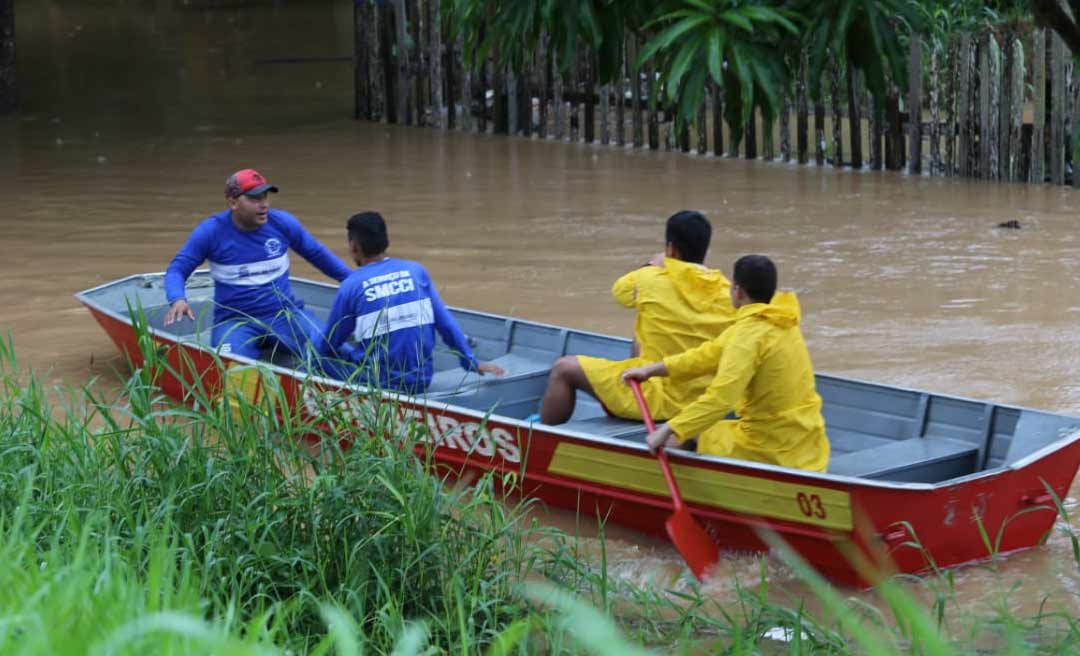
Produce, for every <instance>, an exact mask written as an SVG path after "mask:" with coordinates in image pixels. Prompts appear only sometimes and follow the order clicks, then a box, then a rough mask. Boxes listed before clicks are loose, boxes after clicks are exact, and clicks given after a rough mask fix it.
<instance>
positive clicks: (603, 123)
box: [600, 84, 611, 146]
mask: <svg viewBox="0 0 1080 656" xmlns="http://www.w3.org/2000/svg"><path fill="white" fill-rule="evenodd" d="M610 110H611V85H610V84H605V85H603V86H602V87H600V143H601V144H603V145H605V146H608V145H610V144H611V116H610Z"/></svg>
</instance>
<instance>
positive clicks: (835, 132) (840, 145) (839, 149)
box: [829, 57, 844, 168]
mask: <svg viewBox="0 0 1080 656" xmlns="http://www.w3.org/2000/svg"><path fill="white" fill-rule="evenodd" d="M829 74H830V78H831V80H832V85H831V89H830V92H831V95H832V165H833V166H834V167H836V168H840V167H842V166H843V165H844V122H843V116H842V114H841V112H840V62H838V61H837V60H836V58H835V57H834V58H833V60H832V65H831V66H830V67H829Z"/></svg>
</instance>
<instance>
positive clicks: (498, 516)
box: [0, 342, 1080, 655]
mask: <svg viewBox="0 0 1080 656" xmlns="http://www.w3.org/2000/svg"><path fill="white" fill-rule="evenodd" d="M144 345H145V346H146V347H147V348H145V349H144V353H145V356H146V358H147V363H146V364H145V365H144V366H142V367H138V368H136V369H134V371H133V372H132V374H131V375H130V377H129V378H128V379H127V381H126V382H125V384H124V385H123V388H122V390H121V393H120V395H119V397H118V398H115V399H106V398H103V397H102V392H101V389H102V387H99V386H95V385H94V384H93V383H90V384H89V385H87V386H86V387H85V388H83V389H81V390H75V391H70V390H68V391H64V390H59V389H48V388H46V387H44V386H43V385H42V384H41V382H40V381H39V380H38V379H37V378H35V377H34V376H33V375H31V374H30V373H28V372H24V371H21V370H20V369H19V368H18V366H17V362H16V359H15V355H14V350H13V348H12V346H11V344H10V343H6V342H5V343H0V388H2V393H0V561H2V562H3V567H0V653H4V654H83V653H88V654H146V653H154V654H210V653H212V654H301V653H311V654H349V655H351V654H391V653H392V654H402V655H405V654H451V653H452V654H492V655H495V654H537V653H544V654H578V653H590V654H635V653H636V654H643V653H686V654H690V653H694V654H697V653H717V654H721V653H724V654H726V653H733V654H751V653H782V652H783V653H792V654H798V653H823V654H847V653H873V654H879V653H880V654H884V653H919V654H959V653H972V652H974V651H978V650H980V649H986V650H999V649H1001V650H1006V651H1011V653H1029V652H1042V653H1064V652H1067V651H1069V650H1071V649H1074V648H1076V647H1077V645H1080V621H1078V620H1077V619H1076V618H1074V617H1072V616H1071V615H1069V614H1067V613H1064V612H1060V613H1054V612H1050V611H1049V610H1048V609H1047V610H1043V611H1041V612H1040V613H1039V614H1038V615H1037V616H1035V617H1017V616H1015V615H1013V614H1010V613H1009V612H1008V611H1007V610H1005V609H1007V607H1008V606H1007V604H1006V603H1004V602H1003V603H1002V604H1001V608H1002V609H1003V610H1001V611H1000V612H997V613H996V614H995V615H994V616H992V617H975V616H972V614H971V613H969V612H966V611H964V610H963V609H960V608H958V607H957V605H956V601H955V598H954V591H953V588H952V586H951V580H952V579H951V577H950V575H949V574H948V573H944V574H938V575H935V576H932V577H928V578H926V579H919V580H914V579H913V580H911V581H908V580H901V581H896V582H893V583H890V584H888V585H885V586H883V587H881V588H880V589H879V590H878V592H877V600H876V601H875V602H874V603H873V604H870V603H867V602H866V601H865V600H861V599H860V598H856V597H849V596H847V593H845V592H844V591H841V590H836V589H834V588H832V587H830V586H829V585H828V584H826V583H825V582H823V581H821V580H820V579H819V578H817V576H816V575H815V574H814V573H813V572H811V571H809V570H808V569H806V568H805V567H804V566H803V565H801V564H800V563H799V562H797V561H796V560H795V559H794V558H792V557H790V556H784V557H785V558H786V559H787V562H788V565H789V567H791V568H793V569H794V570H795V571H797V572H799V575H800V578H801V579H802V580H803V582H804V587H805V588H806V589H807V590H809V591H811V594H810V595H809V597H808V598H807V599H805V600H802V599H797V598H796V599H791V598H790V596H789V594H787V593H784V592H783V591H779V592H778V591H776V590H773V589H770V586H769V583H768V578H767V577H766V574H765V572H766V570H765V563H764V561H762V569H761V576H760V580H759V581H758V582H757V584H756V585H754V586H750V587H748V586H744V585H741V584H740V583H739V582H738V581H736V582H735V590H734V593H731V594H728V595H726V596H725V598H724V599H719V598H716V597H714V596H710V595H709V594H708V593H707V591H706V590H703V589H702V588H700V587H699V586H698V585H697V584H696V583H694V582H693V581H692V580H689V579H687V578H685V576H686V575H685V574H684V575H683V576H682V577H680V578H678V579H677V580H675V581H658V580H651V581H647V582H646V583H644V584H641V583H634V582H631V581H628V580H626V579H624V578H619V577H616V576H613V575H612V574H611V571H610V568H609V566H610V563H609V562H608V561H607V558H606V555H605V553H606V552H605V551H604V550H603V540H601V541H600V547H601V554H600V556H599V558H597V557H595V556H590V557H582V553H581V545H580V544H579V543H578V542H577V541H575V540H574V539H572V538H571V537H568V536H566V535H564V534H561V533H559V532H557V531H555V530H554V529H548V528H538V527H537V526H536V525H535V524H534V523H532V522H530V521H528V520H527V515H526V513H525V510H526V508H527V502H522V504H519V505H513V504H511V503H509V502H507V501H505V500H503V499H501V498H499V497H497V496H496V494H495V491H494V490H495V488H496V487H497V486H496V485H495V483H496V481H493V480H492V479H491V478H486V479H481V480H480V481H479V482H478V483H477V484H476V485H475V486H474V487H473V488H469V489H461V488H455V487H450V486H447V485H445V484H444V483H443V482H442V481H440V480H439V479H437V478H435V477H434V476H432V475H431V474H429V473H428V471H429V470H428V468H427V467H426V466H425V465H426V464H427V463H425V462H423V460H422V459H420V458H417V457H415V456H414V455H413V452H412V449H411V447H412V446H413V443H412V442H411V441H410V440H413V439H417V438H418V437H422V436H418V435H417V434H416V433H417V431H419V430H422V428H417V427H412V426H403V425H397V424H396V422H394V421H392V420H391V419H390V418H389V417H391V416H395V415H396V413H380V414H381V415H383V414H384V415H385V416H378V417H375V416H373V417H366V418H363V419H362V421H364V422H365V425H364V426H363V432H365V433H370V434H375V435H386V436H388V438H389V439H386V440H382V439H379V440H375V439H359V438H357V439H355V440H354V441H353V443H352V445H351V448H348V449H346V450H341V449H340V448H338V446H337V441H336V440H326V441H324V442H323V444H322V450H321V452H319V453H315V452H314V451H313V450H311V449H308V448H305V447H304V445H303V441H302V440H301V439H300V437H301V436H302V435H305V434H309V433H317V432H318V426H319V425H326V424H330V425H332V424H335V423H336V424H338V425H343V424H344V423H349V422H347V421H346V418H345V417H335V416H333V414H332V413H333V412H334V411H333V410H332V409H328V410H327V411H326V412H327V413H329V414H328V415H327V416H323V417H320V418H316V420H314V422H313V423H312V424H310V425H306V424H298V423H296V420H295V419H290V418H289V417H282V416H279V414H278V413H277V412H275V411H274V408H275V406H276V404H277V402H278V401H279V399H278V398H277V396H276V393H275V389H274V386H273V378H272V377H267V378H266V379H264V381H263V382H264V390H269V392H268V393H266V394H263V395H262V400H261V401H260V403H258V404H250V403H247V402H246V401H244V400H243V399H242V398H240V397H238V396H231V395H228V394H226V398H225V399H215V398H209V397H208V396H206V395H205V393H204V391H203V390H201V388H200V387H199V386H198V384H195V385H193V386H192V387H191V388H190V389H189V390H188V393H189V396H190V397H191V400H192V404H191V406H190V407H178V406H176V405H173V404H171V403H168V402H167V400H166V398H165V397H164V396H163V395H162V393H161V391H160V389H159V388H158V387H157V385H156V381H157V377H158V375H159V373H160V372H161V371H162V368H164V367H167V366H168V365H167V364H166V363H164V362H162V361H158V360H155V358H156V351H155V350H154V349H153V348H149V346H150V344H149V343H148V342H146V343H144ZM349 421H351V420H349ZM1065 526H1066V527H1068V523H1067V521H1066V523H1065ZM781 552H782V550H781ZM1077 558H1080V553H1078V554H1077ZM1007 595H1008V592H1003V593H1002V597H1003V599H1004V598H1006V597H1007ZM863 599H865V598H863ZM780 600H784V601H780ZM804 604H808V605H804ZM811 609H813V610H811Z"/></svg>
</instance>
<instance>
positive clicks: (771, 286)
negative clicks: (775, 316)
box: [733, 255, 776, 303]
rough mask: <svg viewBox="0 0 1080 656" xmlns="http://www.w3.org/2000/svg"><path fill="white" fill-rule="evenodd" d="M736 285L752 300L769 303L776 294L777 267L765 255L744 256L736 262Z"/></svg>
mask: <svg viewBox="0 0 1080 656" xmlns="http://www.w3.org/2000/svg"><path fill="white" fill-rule="evenodd" d="M733 277H734V278H735V284H736V285H738V286H739V287H742V290H743V291H744V292H746V295H747V296H749V297H750V298H751V300H754V301H757V302H759V303H768V302H769V301H771V300H772V297H773V294H775V293H776V265H775V264H773V261H772V260H770V259H769V258H767V257H765V256H764V255H743V256H742V257H740V258H739V259H738V260H737V261H736V262H735V275H734V276H733Z"/></svg>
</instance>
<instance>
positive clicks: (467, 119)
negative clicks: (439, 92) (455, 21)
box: [456, 37, 476, 132]
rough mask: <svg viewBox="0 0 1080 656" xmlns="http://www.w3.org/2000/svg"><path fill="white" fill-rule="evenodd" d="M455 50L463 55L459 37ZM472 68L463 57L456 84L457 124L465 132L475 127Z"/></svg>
mask: <svg viewBox="0 0 1080 656" xmlns="http://www.w3.org/2000/svg"><path fill="white" fill-rule="evenodd" d="M456 50H457V51H458V52H459V53H461V56H462V57H464V55H465V48H464V45H463V43H462V41H461V38H460V37H459V38H458V40H457V48H456ZM472 72H473V69H472V67H470V66H468V65H467V64H466V63H465V61H464V59H462V62H461V84H459V85H458V97H459V98H460V102H461V120H459V121H458V125H460V126H461V129H462V130H464V131H465V132H472V131H473V130H474V129H475V125H476V124H475V122H474V121H473V111H472V107H473V73H472Z"/></svg>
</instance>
